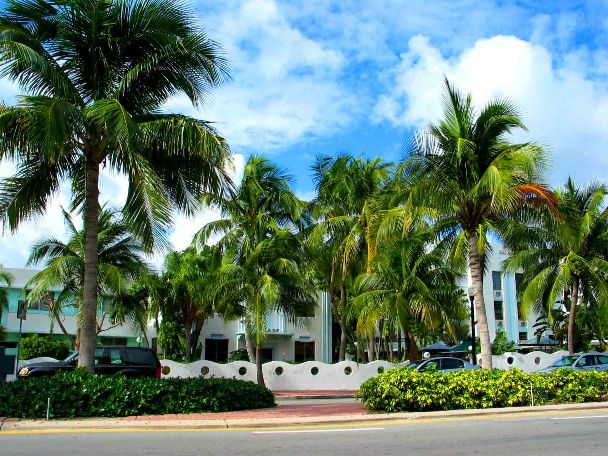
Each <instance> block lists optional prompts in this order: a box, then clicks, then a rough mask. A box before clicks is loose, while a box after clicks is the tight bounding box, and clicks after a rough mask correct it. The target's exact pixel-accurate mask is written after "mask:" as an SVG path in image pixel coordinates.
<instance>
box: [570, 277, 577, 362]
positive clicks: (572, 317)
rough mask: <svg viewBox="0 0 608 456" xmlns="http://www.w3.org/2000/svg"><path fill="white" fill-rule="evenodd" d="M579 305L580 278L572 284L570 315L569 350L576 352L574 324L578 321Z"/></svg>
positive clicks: (571, 352) (572, 352)
mask: <svg viewBox="0 0 608 456" xmlns="http://www.w3.org/2000/svg"><path fill="white" fill-rule="evenodd" d="M577 305H578V279H574V285H572V302H571V303H570V316H569V317H568V351H569V352H570V354H571V355H573V354H574V326H575V323H576V306H577Z"/></svg>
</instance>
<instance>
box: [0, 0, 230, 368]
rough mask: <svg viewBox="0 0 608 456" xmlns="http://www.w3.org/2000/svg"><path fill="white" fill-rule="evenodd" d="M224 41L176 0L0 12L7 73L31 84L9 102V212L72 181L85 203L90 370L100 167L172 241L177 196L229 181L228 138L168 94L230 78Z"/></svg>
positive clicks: (31, 208) (20, 2) (39, 5)
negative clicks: (117, 178) (122, 181)
mask: <svg viewBox="0 0 608 456" xmlns="http://www.w3.org/2000/svg"><path fill="white" fill-rule="evenodd" d="M226 68H227V66H226V60H225V59H224V57H223V56H222V54H221V52H220V50H219V46H218V44H217V43H216V42H214V41H212V40H211V39H209V38H208V37H207V36H206V35H205V33H203V31H202V30H201V29H200V27H199V26H198V24H197V23H196V20H195V18H194V17H192V14H191V11H190V9H189V8H186V7H184V6H183V4H182V3H181V2H179V1H177V2H176V1H174V0H38V1H35V2H32V1H29V0H11V1H9V2H8V3H7V4H6V7H5V9H4V10H3V11H2V12H1V13H0V74H1V75H2V76H6V77H8V78H9V79H11V80H13V81H16V82H17V83H18V84H19V85H20V87H21V89H22V90H23V92H24V94H23V95H22V96H21V97H20V98H19V101H18V102H17V105H16V106H11V107H8V106H2V107H0V160H5V159H9V160H13V161H15V162H16V163H17V172H16V175H15V176H14V177H11V178H8V179H5V180H3V181H2V182H1V183H0V191H1V197H0V210H1V218H2V221H3V222H4V223H7V224H8V226H9V227H10V228H11V229H12V230H15V229H16V228H17V227H18V226H19V224H20V223H21V222H23V221H24V220H26V219H28V218H31V217H33V216H36V215H38V214H41V213H43V212H44V210H45V207H46V204H47V202H48V200H49V198H50V197H51V196H52V195H53V194H54V193H55V192H56V191H58V189H59V188H60V185H61V183H62V182H63V181H66V180H67V181H71V184H72V193H73V196H72V206H71V208H70V209H71V210H74V209H76V208H79V209H80V210H82V211H83V212H84V214H85V218H84V220H85V226H86V252H85V256H86V261H85V271H84V292H83V302H84V307H83V313H82V317H83V319H82V327H81V329H82V331H81V335H82V337H81V356H79V359H78V362H79V365H80V366H83V367H85V368H87V369H88V370H89V371H92V370H93V361H94V348H95V313H96V308H97V291H98V284H97V282H98V265H97V260H96V254H97V250H98V248H97V239H98V236H97V234H98V233H97V231H98V226H97V221H98V214H99V212H100V205H99V202H98V200H99V174H100V168H101V167H104V168H108V169H111V170H113V171H115V172H118V173H120V174H124V175H126V177H127V178H128V181H129V190H128V196H127V201H126V205H125V208H124V210H125V214H126V216H127V219H128V221H129V222H130V223H131V224H132V225H133V226H134V229H135V230H136V231H137V234H138V235H140V236H141V237H142V239H143V240H144V242H145V243H146V245H148V246H149V245H151V244H152V242H153V241H157V243H159V244H160V245H161V246H166V245H167V243H168V242H167V238H166V236H165V234H166V232H167V229H168V227H169V226H170V225H171V222H172V216H171V211H172V208H173V207H176V208H178V209H180V210H184V211H186V212H187V213H192V211H193V210H194V208H195V207H196V206H197V204H196V201H197V196H198V195H199V194H200V193H201V192H202V191H210V192H217V193H221V192H222V191H223V190H225V189H226V188H227V187H228V186H229V178H228V176H227V172H226V165H227V163H228V162H229V161H230V155H229V149H228V146H227V144H226V142H225V141H224V139H223V138H222V137H221V136H219V135H218V134H217V132H216V131H215V130H214V129H213V128H212V126H211V125H210V124H209V123H208V122H205V121H202V120H198V119H195V118H192V117H188V116H183V115H175V114H168V113H166V112H165V111H163V107H164V105H165V103H166V102H167V100H169V99H170V97H173V96H175V95H179V94H182V95H185V96H187V97H188V98H189V99H190V101H191V102H192V103H193V105H195V106H197V107H198V106H201V104H202V103H203V101H204V100H205V98H206V95H207V93H208V92H209V90H210V89H211V88H212V87H213V86H215V85H217V84H219V83H221V82H222V81H223V80H225V79H226V77H227V69H226Z"/></svg>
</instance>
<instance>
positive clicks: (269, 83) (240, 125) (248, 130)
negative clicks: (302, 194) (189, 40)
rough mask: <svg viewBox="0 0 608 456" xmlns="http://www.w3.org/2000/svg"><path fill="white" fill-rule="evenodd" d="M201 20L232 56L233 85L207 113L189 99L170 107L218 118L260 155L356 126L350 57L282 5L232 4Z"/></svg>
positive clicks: (258, 0)
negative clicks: (347, 76) (346, 75)
mask: <svg viewBox="0 0 608 456" xmlns="http://www.w3.org/2000/svg"><path fill="white" fill-rule="evenodd" d="M201 17H202V20H203V23H202V25H203V26H206V25H207V24H209V33H210V34H211V35H212V36H213V38H214V39H216V40H217V41H219V42H220V43H221V45H222V47H223V49H224V50H225V52H226V54H227V57H228V59H229V61H230V64H231V76H232V80H231V81H230V82H229V83H228V84H226V85H225V86H223V87H220V88H219V89H217V90H215V91H214V92H213V96H212V97H211V98H210V99H209V100H208V103H207V106H206V109H205V111H204V113H203V114H201V113H196V112H195V111H194V110H193V109H192V108H191V107H190V106H189V103H188V101H187V100H185V99H184V98H176V99H173V100H171V102H170V103H169V104H168V107H169V108H171V109H179V110H182V111H185V112H188V113H189V114H191V115H197V116H203V117H205V118H206V119H209V120H212V121H214V122H216V125H217V127H218V129H219V130H220V131H221V133H222V134H223V135H225V136H226V137H227V138H228V139H229V140H230V144H231V145H232V146H233V147H237V148H246V149H248V150H252V149H253V150H258V151H259V150H264V151H267V150H273V149H275V150H276V149H278V148H280V147H286V146H289V145H291V144H293V143H295V142H297V141H300V140H302V139H306V138H308V137H311V136H323V135H327V134H330V133H332V132H335V131H337V130H339V129H341V128H343V127H345V126H347V125H349V124H350V122H351V118H352V112H353V111H354V109H355V99H354V96H353V95H352V94H350V93H349V91H348V90H347V88H345V87H343V86H342V85H341V84H340V83H339V76H340V74H341V71H342V69H343V66H344V57H343V55H342V54H341V52H340V51H339V50H334V49H331V48H328V47H325V46H323V45H322V44H321V43H320V42H319V41H316V40H314V39H311V38H310V37H308V36H306V35H305V34H304V33H303V32H302V31H301V30H300V29H298V28H297V27H295V26H293V25H292V24H291V23H290V22H289V21H288V20H287V19H286V18H285V16H284V15H283V13H282V12H281V11H280V10H279V8H278V7H277V4H276V2H275V1H274V0H245V1H237V2H226V3H223V4H222V6H221V8H220V9H219V10H218V11H215V12H209V11H207V10H205V11H201Z"/></svg>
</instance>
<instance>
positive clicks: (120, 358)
mask: <svg viewBox="0 0 608 456" xmlns="http://www.w3.org/2000/svg"><path fill="white" fill-rule="evenodd" d="M77 364H78V352H74V353H72V354H71V355H70V356H68V357H67V358H66V359H64V360H63V361H54V362H43V363H28V364H25V365H24V366H22V367H21V368H20V369H19V373H18V374H17V377H19V378H29V377H40V376H42V375H52V374H54V373H56V372H59V371H62V370H72V369H74V368H75V367H76V366H77ZM95 373H96V374H104V375H112V374H120V375H125V376H127V377H156V378H160V361H158V357H157V356H156V353H154V352H153V351H152V350H151V349H149V348H143V347H126V346H104V347H97V348H96V349H95Z"/></svg>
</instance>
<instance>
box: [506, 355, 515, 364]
mask: <svg viewBox="0 0 608 456" xmlns="http://www.w3.org/2000/svg"><path fill="white" fill-rule="evenodd" d="M513 361H514V359H513V357H512V356H509V357H508V358H507V364H513Z"/></svg>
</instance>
